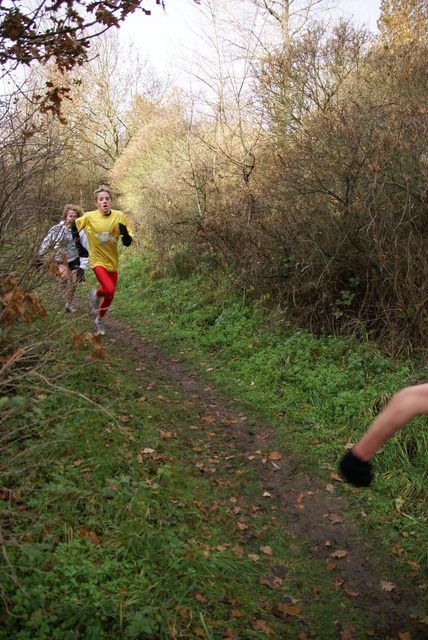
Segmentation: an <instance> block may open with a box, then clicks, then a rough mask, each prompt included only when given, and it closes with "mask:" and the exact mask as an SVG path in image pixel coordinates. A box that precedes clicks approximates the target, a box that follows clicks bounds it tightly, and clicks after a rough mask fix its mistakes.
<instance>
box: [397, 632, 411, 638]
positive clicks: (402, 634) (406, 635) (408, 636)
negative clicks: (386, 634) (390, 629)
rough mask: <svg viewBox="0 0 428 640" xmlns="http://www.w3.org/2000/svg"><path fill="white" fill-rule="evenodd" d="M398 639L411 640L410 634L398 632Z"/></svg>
mask: <svg viewBox="0 0 428 640" xmlns="http://www.w3.org/2000/svg"><path fill="white" fill-rule="evenodd" d="M398 638H399V640H412V634H411V633H410V631H399V632H398Z"/></svg>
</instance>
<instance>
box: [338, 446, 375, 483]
mask: <svg viewBox="0 0 428 640" xmlns="http://www.w3.org/2000/svg"><path fill="white" fill-rule="evenodd" d="M339 469H340V472H341V474H342V475H343V476H344V478H345V479H346V480H347V481H348V482H350V483H351V484H353V485H354V486H355V487H368V486H369V485H370V484H371V481H372V480H373V473H372V465H371V464H370V462H363V461H362V460H360V459H359V458H357V457H356V456H354V454H353V453H352V450H351V451H348V452H347V453H345V455H344V456H343V458H342V459H341V461H340V463H339Z"/></svg>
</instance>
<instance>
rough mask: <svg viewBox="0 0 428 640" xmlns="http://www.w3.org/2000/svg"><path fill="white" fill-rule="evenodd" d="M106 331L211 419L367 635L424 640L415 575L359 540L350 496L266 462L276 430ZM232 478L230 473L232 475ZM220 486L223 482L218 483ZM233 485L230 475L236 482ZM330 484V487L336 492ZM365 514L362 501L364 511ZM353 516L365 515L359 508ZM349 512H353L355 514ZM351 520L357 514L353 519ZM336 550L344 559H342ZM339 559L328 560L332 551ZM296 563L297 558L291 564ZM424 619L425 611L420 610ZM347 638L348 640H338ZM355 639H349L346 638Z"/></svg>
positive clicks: (177, 367)
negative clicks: (356, 612)
mask: <svg viewBox="0 0 428 640" xmlns="http://www.w3.org/2000/svg"><path fill="white" fill-rule="evenodd" d="M108 333H109V334H110V335H114V336H115V338H114V341H115V343H116V345H117V347H118V348H119V349H121V350H124V351H126V352H133V353H134V355H135V356H136V357H138V359H140V360H141V361H142V362H146V363H147V364H148V365H150V366H153V367H156V369H157V370H158V371H159V372H160V373H161V375H162V378H163V379H165V380H166V381H171V384H172V385H174V386H176V387H178V388H179V389H181V391H182V392H183V394H184V395H185V396H186V397H188V398H189V400H190V399H191V402H192V403H193V404H194V405H196V406H197V408H198V411H199V412H200V415H201V416H203V418H204V419H207V418H208V419H209V420H210V429H211V430H213V431H215V430H216V429H218V430H219V431H220V430H221V432H222V433H226V434H227V438H228V446H229V447H230V448H231V449H232V451H233V454H234V457H233V464H232V465H231V467H232V468H231V469H230V470H229V473H233V472H234V468H235V469H237V468H239V465H240V461H241V460H242V459H244V458H245V460H246V464H248V462H249V463H250V464H251V465H252V471H253V473H254V476H255V477H256V478H257V479H258V482H259V486H260V488H261V490H263V491H265V492H267V493H268V494H269V496H270V497H271V499H272V501H273V503H275V504H277V506H278V510H279V511H280V512H281V514H282V518H281V526H282V527H283V531H284V535H287V536H291V537H293V536H298V537H300V538H303V539H305V540H307V541H310V543H311V545H312V546H311V549H312V554H313V557H314V558H321V559H323V560H324V561H325V567H326V571H330V572H331V578H332V582H334V583H335V585H337V588H338V589H339V588H341V589H344V590H345V591H346V594H347V597H349V598H353V599H354V602H356V603H357V606H358V608H359V609H360V610H361V616H363V617H364V619H365V620H367V621H370V624H371V626H372V629H373V634H370V635H372V637H376V638H383V639H385V640H386V639H390V640H396V639H397V640H411V639H412V640H415V639H416V640H419V639H420V640H424V639H427V638H428V626H427V624H426V619H425V623H424V622H421V620H420V619H418V618H420V617H421V616H420V615H416V616H415V614H414V611H415V610H417V611H422V612H423V611H424V610H425V609H424V605H423V603H422V598H421V590H420V587H419V583H420V582H421V581H420V580H418V578H417V575H416V574H414V575H413V576H412V574H411V573H410V572H406V575H403V574H402V575H400V573H399V572H398V570H397V566H396V565H395V567H394V558H393V556H392V554H391V558H390V562H389V560H388V558H386V564H385V562H384V563H382V564H381V563H380V562H379V561H378V558H377V557H376V554H375V552H374V551H373V548H374V547H373V545H372V544H371V541H370V540H364V539H363V538H362V537H361V533H360V532H359V529H358V527H357V526H355V524H354V522H353V520H352V518H351V517H350V515H349V513H348V511H349V504H350V503H351V502H352V500H353V493H352V491H349V495H342V496H340V495H338V493H337V492H336V491H335V489H336V487H337V485H338V482H339V481H338V479H334V478H333V479H332V482H331V485H332V486H333V492H330V491H332V489H331V486H330V490H326V484H325V481H323V482H321V481H320V479H319V477H317V470H316V469H314V470H313V474H311V475H309V474H308V473H305V472H304V471H303V470H302V469H301V468H300V467H299V464H298V462H296V460H294V459H293V455H292V452H291V451H289V450H288V451H287V450H284V449H283V448H282V449H280V453H281V454H282V459H271V458H269V456H270V454H271V452H273V451H278V447H279V445H278V441H277V438H276V432H275V427H273V426H271V425H269V424H265V423H260V422H259V421H258V420H257V419H256V418H253V417H251V415H249V414H248V411H245V415H244V414H243V407H242V406H239V402H238V401H236V400H231V399H228V398H225V397H224V396H223V395H222V393H221V392H220V391H219V390H218V389H216V388H215V387H214V385H213V384H211V383H207V382H206V381H204V380H203V379H202V378H201V377H199V376H198V374H197V373H195V372H191V371H188V370H186V368H184V367H183V365H182V364H180V362H179V361H178V360H176V359H171V358H168V357H166V356H164V355H163V354H162V353H161V351H160V350H159V349H158V347H157V346H156V344H155V343H154V342H153V341H151V340H149V339H146V338H142V337H141V336H139V335H137V334H136V333H134V332H133V331H132V329H131V328H130V327H129V326H127V325H126V324H125V323H123V322H121V321H119V320H118V319H116V318H114V317H113V315H109V318H108ZM235 474H236V471H235ZM220 480H221V478H220ZM235 480H236V477H235ZM335 485H336V486H335ZM364 508H366V509H367V510H368V509H370V504H369V503H367V504H366V506H365V507H364ZM358 511H359V516H361V517H364V515H365V514H364V511H363V509H362V508H361V507H360V506H357V512H358ZM353 513H354V514H355V509H353ZM354 517H355V516H354ZM340 550H346V556H345V557H340ZM336 551H337V552H339V553H338V557H337V558H334V557H332V554H334V553H335V552H336ZM296 560H297V561H298V559H296ZM425 616H426V611H425ZM340 637H343V638H345V640H346V639H347V638H348V636H346V635H344V636H340ZM351 638H356V636H352V635H350V636H349V639H351Z"/></svg>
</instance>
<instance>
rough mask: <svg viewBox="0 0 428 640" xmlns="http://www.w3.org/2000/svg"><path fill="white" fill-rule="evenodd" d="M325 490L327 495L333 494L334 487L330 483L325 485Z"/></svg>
mask: <svg viewBox="0 0 428 640" xmlns="http://www.w3.org/2000/svg"><path fill="white" fill-rule="evenodd" d="M325 490H326V491H328V492H329V493H334V486H333V485H332V484H331V483H330V484H327V485H326V487H325Z"/></svg>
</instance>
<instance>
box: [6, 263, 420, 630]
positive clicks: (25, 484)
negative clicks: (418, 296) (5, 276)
mask: <svg viewBox="0 0 428 640" xmlns="http://www.w3.org/2000/svg"><path fill="white" fill-rule="evenodd" d="M89 287H90V280H89V279H88V282H87V284H86V285H85V289H84V292H82V295H86V294H87V289H88V288H89ZM114 307H115V309H114V312H115V314H116V315H118V316H119V315H120V316H122V317H123V318H124V319H126V320H127V321H129V323H130V324H131V325H132V326H133V327H134V328H135V330H136V331H141V333H142V334H143V335H145V336H147V335H152V336H154V337H155V338H156V341H157V342H159V344H161V345H162V347H163V348H164V349H165V350H168V351H169V353H170V354H171V355H172V354H174V356H175V357H179V358H180V359H181V360H182V362H183V363H184V365H186V364H187V366H188V367H189V368H191V369H193V368H195V369H197V370H199V371H200V372H201V373H202V375H203V376H205V377H206V379H207V380H209V381H214V380H215V381H216V382H217V383H218V384H219V385H221V386H222V387H223V388H224V390H225V392H227V393H228V394H229V395H232V396H235V397H236V398H238V400H237V402H238V405H239V404H241V405H242V407H245V409H246V413H248V415H249V419H250V420H251V416H255V417H262V418H263V419H266V420H269V421H271V422H272V423H273V424H274V425H277V428H278V441H279V443H282V445H283V446H284V447H285V448H288V449H290V448H292V450H293V451H294V455H295V457H296V458H297V459H298V460H299V461H300V464H301V465H302V468H303V469H305V468H307V469H310V470H311V473H317V474H319V476H320V477H321V478H322V477H323V476H325V479H328V477H329V473H330V470H333V469H335V467H336V457H337V456H338V455H339V454H340V453H341V451H342V449H343V446H344V444H345V443H346V442H347V441H348V440H349V439H350V438H356V437H358V434H359V433H360V432H361V431H362V430H363V429H364V426H365V425H366V424H367V422H368V421H369V420H370V417H371V415H372V414H373V413H374V412H375V411H376V410H377V409H378V402H379V398H382V397H386V396H387V394H388V393H389V392H390V390H391V389H392V388H398V387H399V386H401V385H402V384H403V383H405V381H406V380H407V379H408V378H409V375H410V370H409V368H408V367H407V366H406V365H405V363H403V364H402V366H401V368H400V367H396V370H395V372H393V371H392V370H391V367H390V363H388V362H387V360H386V359H384V358H382V357H381V354H380V350H378V349H375V348H374V347H373V346H368V345H365V344H361V345H356V344H355V343H354V344H352V341H351V340H350V339H347V338H343V339H342V340H333V339H327V338H317V337H315V336H311V335H310V334H308V333H306V332H303V331H301V332H293V331H292V330H291V329H290V328H287V326H286V319H284V318H282V316H280V315H278V314H276V315H275V316H274V315H273V314H271V313H269V312H268V311H267V310H263V311H262V310H261V308H260V307H259V308H258V310H257V308H256V310H255V311H254V312H253V311H251V310H250V309H249V308H248V307H245V306H243V305H242V304H241V301H240V300H239V299H237V297H236V294H234V292H233V291H231V290H230V287H229V286H226V285H225V284H224V283H222V282H220V281H219V282H216V286H215V288H214V287H213V285H212V282H211V283H210V281H208V280H207V279H206V278H203V277H201V276H195V277H193V278H190V279H188V280H185V281H179V280H174V279H171V278H164V279H158V280H154V281H152V280H150V278H149V276H148V274H147V264H145V263H144V262H142V261H141V259H140V258H139V257H138V256H137V255H136V254H135V253H134V254H132V253H131V254H130V256H129V257H128V258H127V259H126V261H125V260H124V261H123V263H122V269H121V273H120V281H119V288H118V292H117V297H116V299H115V303H114ZM50 317H51V316H50ZM55 318H56V322H55V326H56V327H57V330H58V338H59V339H60V340H59V342H60V344H61V348H60V349H59V351H54V355H55V360H54V362H53V363H51V364H50V365H48V364H46V365H45V369H46V370H45V369H44V368H43V366H41V367H40V368H39V370H38V371H37V372H35V373H34V375H33V372H32V371H31V370H29V371H28V372H27V373H26V376H27V378H26V379H27V383H26V385H27V386H26V389H25V394H24V395H27V399H26V401H25V406H24V407H22V406H11V407H7V408H6V409H5V411H4V412H3V413H2V416H1V422H0V426H1V429H2V430H1V437H2V440H1V448H0V527H1V530H0V531H1V538H2V539H1V544H2V548H3V551H4V555H3V557H2V560H1V563H0V584H1V585H2V586H1V592H0V595H1V608H0V640H2V639H5V640H6V639H9V638H10V637H13V638H16V639H17V640H27V639H28V640H34V639H36V638H40V639H43V640H44V639H45V638H46V639H47V638H61V639H67V640H68V639H70V640H71V639H72V638H85V640H86V639H88V640H90V639H96V638H102V639H103V638H155V639H163V638H165V639H167V638H182V639H184V638H191V639H193V638H208V639H209V638H213V639H217V638H225V637H226V638H227V637H229V638H241V639H243V640H244V639H245V640H246V639H249V638H253V637H254V638H260V637H266V636H270V637H274V638H290V639H294V638H297V637H298V636H299V634H303V635H302V637H305V635H304V634H306V636H307V637H311V636H312V637H316V638H320V640H329V639H330V638H332V637H338V634H340V632H343V633H344V634H345V636H344V637H346V632H347V630H348V629H352V628H354V629H355V633H356V634H357V635H356V637H364V634H365V632H367V631H370V630H371V629H372V622H371V620H370V618H369V616H362V615H361V606H362V605H361V601H360V602H359V601H358V599H357V600H356V599H355V598H354V599H353V598H352V597H349V596H348V595H347V594H346V592H345V591H344V589H342V588H338V587H337V584H335V580H334V576H333V575H332V574H331V572H329V571H326V567H325V562H324V560H323V559H322V558H321V557H320V556H319V555H318V554H317V553H316V552H314V548H313V546H312V543H310V542H309V541H307V540H305V539H301V538H299V537H298V536H296V535H295V534H292V533H290V532H289V530H288V522H287V516H286V514H285V513H284V512H283V511H282V510H281V509H280V505H279V502H278V501H277V500H269V499H268V498H266V497H263V495H262V491H261V488H260V483H259V479H258V477H257V476H256V475H255V474H254V471H253V468H252V467H251V465H250V462H249V461H248V460H247V458H246V456H245V455H242V452H240V451H239V450H236V449H234V448H233V446H234V445H233V443H231V441H230V439H229V438H228V435H227V433H226V431H225V430H224V428H223V427H222V425H221V424H220V425H211V426H210V427H209V429H208V428H207V425H206V424H205V423H204V421H203V417H204V413H203V412H202V411H201V406H200V405H198V403H197V401H196V400H192V399H190V400H189V398H188V396H186V395H185V394H184V393H183V391H182V389H181V388H180V387H179V386H178V387H175V386H174V385H173V384H172V383H171V380H170V379H165V378H164V377H163V375H162V373H161V372H160V371H159V370H158V369H157V368H156V367H153V366H151V365H149V364H148V363H146V362H141V361H140V360H139V358H138V354H137V353H135V352H134V351H132V350H124V349H123V347H121V346H120V344H119V342H115V340H114V336H110V337H109V336H108V335H107V337H106V339H105V340H104V342H103V344H104V345H106V347H107V351H106V354H105V355H106V359H102V358H99V357H96V358H93V357H92V354H93V351H94V343H93V342H92V341H91V339H90V336H88V335H87V334H85V331H88V330H92V320H91V319H90V318H87V317H84V318H77V319H72V320H71V321H70V319H69V318H68V317H66V316H65V315H64V314H63V316H62V317H61V316H55ZM66 321H67V322H66ZM47 322H49V318H48V320H47ZM62 322H64V324H61V323H62ZM40 326H41V327H42V325H40ZM48 326H52V323H51V325H48ZM106 327H107V331H108V321H107V322H106ZM278 327H279V329H280V330H279V329H278ZM36 328H37V327H36ZM76 329H78V330H79V331H82V332H83V339H82V341H80V342H79V343H78V344H77V343H76V341H75V344H77V352H76V353H75V352H74V351H73V348H72V345H73V343H72V341H71V339H70V338H71V336H72V335H75V330H76ZM85 335H86V338H85ZM366 353H368V354H369V355H365V354H366ZM59 355H60V357H59ZM98 355H100V354H98ZM101 355H102V352H101ZM355 361H357V363H358V366H357V365H355V366H354V365H353V366H352V367H349V364H350V363H354V362H355ZM52 367H53V368H52ZM355 367H356V369H357V372H356V373H355V371H354V369H355ZM379 367H380V369H381V371H380V372H378V371H376V368H379ZM39 374H40V375H43V376H47V378H46V381H47V382H46V383H43V379H44V378H40V376H39ZM31 380H32V382H33V385H34V388H33V391H32V393H31V394H30V392H29V389H30V388H31V384H30V382H31ZM48 383H49V384H48ZM253 383H254V384H253ZM345 410H346V412H347V413H346V419H345V418H344V417H343V411H345ZM409 433H413V434H414V435H415V434H416V431H415V430H412V429H410V431H409V432H407V431H406V433H403V436H402V438H406V440H405V441H404V442H402V441H401V439H400V441H398V442H395V443H393V446H392V447H388V448H385V453H384V454H383V455H382V456H381V457H380V459H379V462H378V463H377V464H378V467H380V468H381V475H380V478H379V480H378V481H377V483H376V486H375V488H374V489H373V490H370V491H368V492H361V493H354V492H351V491H350V490H349V489H348V488H347V487H342V488H340V489H338V491H342V492H343V493H344V494H346V495H349V496H350V497H351V500H352V503H351V506H350V509H351V512H352V511H353V510H354V509H355V514H357V513H359V512H360V511H361V506H362V507H363V508H364V510H365V512H366V514H367V518H366V519H365V520H364V522H363V523H362V525H361V529H360V534H358V533H356V535H363V534H364V533H365V532H370V533H371V536H372V535H374V538H373V539H372V538H370V544H371V545H372V553H374V552H375V550H376V549H377V546H379V547H381V548H383V551H384V553H386V552H387V551H390V549H391V548H393V547H397V548H398V547H399V548H400V549H401V548H402V551H400V552H399V555H397V558H396V562H395V565H394V566H392V565H390V564H389V563H388V562H389V561H388V558H387V557H386V558H385V571H386V572H387V571H389V570H390V571H391V577H394V575H397V573H402V577H403V579H405V575H407V574H408V571H407V570H408V567H407V562H408V561H409V560H411V561H415V562H418V563H422V562H423V561H424V557H425V556H424V553H425V549H424V545H423V544H421V541H422V540H424V539H426V523H425V522H424V519H423V518H424V516H423V513H422V511H420V512H418V508H419V507H420V506H421V504H422V502H421V493H422V492H423V491H424V490H425V493H426V486H425V485H424V484H423V481H422V479H421V477H420V476H419V475H418V473H417V469H418V468H419V467H418V465H420V466H421V467H422V464H423V456H424V455H426V448H424V447H423V446H419V445H416V444H415V443H416V442H420V439H419V438H418V439H416V438H415V437H414V438H413V440H412V439H411V438H410V435H409ZM410 447H412V449H411V451H412V456H413V457H412V459H411V466H410V468H409V467H407V466H406V465H405V464H404V458H403V455H404V454H403V452H404V451H405V450H410V449H409V448H410ZM395 448H396V449H397V452H396V453H395ZM231 455H233V456H234V458H231V457H230V456H231ZM394 456H401V458H399V457H398V461H399V462H397V468H398V465H399V464H400V471H399V472H398V471H397V469H395V470H394V469H393V467H391V466H388V460H389V461H390V463H391V461H394V462H393V463H394V464H395V459H396V458H395V457H394ZM420 457H422V461H421V460H420ZM406 459H408V457H407V458H406ZM425 460H426V458H425ZM408 464H410V462H408ZM201 465H202V470H201ZM326 465H327V466H326ZM392 471H395V473H392ZM411 473H413V474H414V477H415V478H418V483H419V484H417V483H415V485H414V486H411V487H408V485H407V483H408V482H409V478H411V475H410V474H411ZM395 483H397V484H395ZM405 491H406V493H405ZM400 496H401V497H402V498H403V499H404V496H405V498H406V500H408V504H407V503H406V502H405V504H404V505H402V504H401V503H399V508H398V507H397V504H396V500H397V497H400ZM360 519H361V518H360ZM357 532H358V528H357ZM424 536H425V538H424ZM360 543H361V540H360ZM265 547H270V548H271V550H272V555H267V554H265V553H263V551H262V550H261V548H265ZM377 558H378V562H379V566H380V565H381V564H382V562H383V560H382V555H379V556H377ZM394 572H395V573H394ZM385 575H386V573H385ZM417 579H418V580H419V581H420V582H421V583H422V581H423V579H424V578H423V575H422V569H421V572H420V574H419V575H418V578H417ZM268 584H270V585H271V586H268ZM422 595H423V594H421V596H422ZM281 607H285V610H288V611H289V614H288V615H287V616H286V619H283V617H281V615H280V613H281ZM415 615H416V614H415ZM417 615H422V614H419V613H417Z"/></svg>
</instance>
